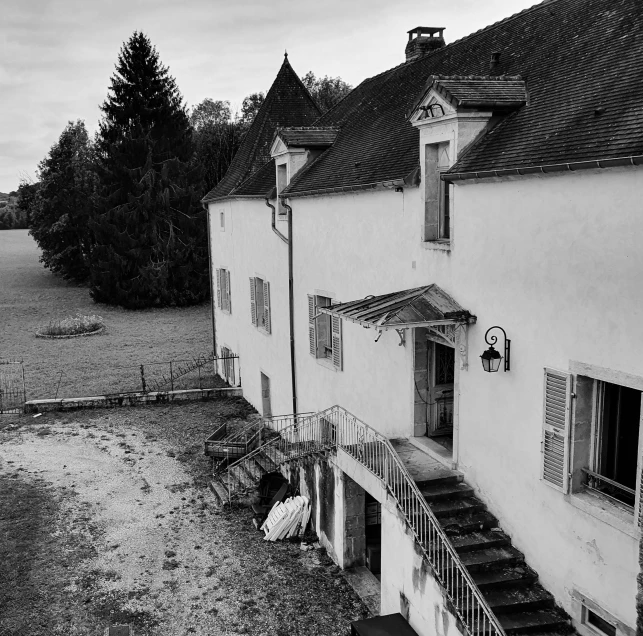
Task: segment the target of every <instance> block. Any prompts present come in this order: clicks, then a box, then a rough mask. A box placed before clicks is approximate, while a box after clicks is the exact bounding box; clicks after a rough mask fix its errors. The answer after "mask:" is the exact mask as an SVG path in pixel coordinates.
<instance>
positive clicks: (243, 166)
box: [203, 57, 320, 202]
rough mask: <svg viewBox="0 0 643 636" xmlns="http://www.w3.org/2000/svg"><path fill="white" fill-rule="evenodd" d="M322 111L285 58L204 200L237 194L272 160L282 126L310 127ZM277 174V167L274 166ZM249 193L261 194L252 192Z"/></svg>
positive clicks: (246, 189)
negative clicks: (218, 179)
mask: <svg viewBox="0 0 643 636" xmlns="http://www.w3.org/2000/svg"><path fill="white" fill-rule="evenodd" d="M319 114H320V111H319V109H318V108H317V105H316V104H315V102H314V101H313V98H312V97H311V96H310V93H309V92H308V90H307V89H306V87H305V86H304V85H303V84H302V82H301V80H300V79H299V77H297V74H296V73H295V71H294V70H293V68H292V66H290V63H289V62H288V58H287V57H285V58H284V62H283V64H282V65H281V68H280V69H279V73H278V74H277V77H276V78H275V81H274V82H273V84H272V86H271V87H270V90H269V91H268V94H267V95H266V99H265V100H264V103H263V104H262V106H261V108H260V109H259V112H258V113H257V115H256V117H255V119H254V121H253V123H252V125H251V126H250V129H249V130H248V132H247V133H246V134H245V136H244V138H243V141H242V142H241V146H240V147H239V150H238V151H237V154H236V155H235V156H234V159H233V160H232V163H231V164H230V168H229V169H228V171H227V172H226V174H225V176H224V177H223V179H222V180H221V181H220V182H219V183H218V184H217V185H216V186H215V187H214V188H213V189H212V190H211V191H210V192H208V194H207V195H206V196H205V197H204V198H203V201H204V202H207V201H212V200H214V199H219V198H222V197H227V196H235V195H238V193H236V192H235V189H236V188H237V187H238V186H239V185H241V184H242V183H244V182H247V181H248V180H249V178H250V177H251V176H252V175H254V174H255V173H256V172H257V171H258V170H259V169H260V168H262V167H263V166H265V164H266V163H268V162H269V161H270V145H271V143H272V140H273V138H274V135H275V130H276V129H277V128H278V127H280V126H307V125H309V124H312V123H313V121H315V119H317V118H318V117H319ZM273 176H274V169H273ZM245 192H246V194H261V193H260V192H254V193H250V192H248V186H245Z"/></svg>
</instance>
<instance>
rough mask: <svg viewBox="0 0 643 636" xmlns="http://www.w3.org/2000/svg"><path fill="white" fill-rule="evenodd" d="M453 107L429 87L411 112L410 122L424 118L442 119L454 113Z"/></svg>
mask: <svg viewBox="0 0 643 636" xmlns="http://www.w3.org/2000/svg"><path fill="white" fill-rule="evenodd" d="M455 113H456V111H455V108H453V106H452V105H451V104H449V102H448V101H447V100H446V99H444V97H442V96H441V95H440V94H439V93H437V92H436V91H435V90H433V89H430V90H429V91H428V92H427V93H426V94H425V96H424V99H422V101H421V102H420V103H418V105H417V106H416V107H415V108H414V109H413V111H412V112H411V117H410V118H409V119H410V122H411V123H412V124H416V123H420V122H425V120H443V119H447V118H450V117H453V116H454V115H455Z"/></svg>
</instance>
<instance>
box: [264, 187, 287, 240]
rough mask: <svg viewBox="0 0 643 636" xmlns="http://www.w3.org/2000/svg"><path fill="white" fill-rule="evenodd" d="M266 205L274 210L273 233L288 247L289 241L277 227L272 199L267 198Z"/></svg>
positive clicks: (273, 211)
mask: <svg viewBox="0 0 643 636" xmlns="http://www.w3.org/2000/svg"><path fill="white" fill-rule="evenodd" d="M266 205H267V206H268V207H269V208H270V209H271V210H272V231H273V232H274V233H275V234H276V235H277V236H278V237H279V238H280V239H281V240H282V241H283V242H284V243H285V244H286V245H288V239H287V238H286V237H285V236H284V235H283V234H282V233H281V232H280V231H279V230H278V229H277V226H276V225H275V206H274V205H272V203H270V199H268V198H266Z"/></svg>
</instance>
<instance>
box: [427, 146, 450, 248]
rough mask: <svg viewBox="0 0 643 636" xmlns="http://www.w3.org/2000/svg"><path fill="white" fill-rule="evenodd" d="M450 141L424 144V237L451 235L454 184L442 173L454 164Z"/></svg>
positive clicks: (445, 238)
mask: <svg viewBox="0 0 643 636" xmlns="http://www.w3.org/2000/svg"><path fill="white" fill-rule="evenodd" d="M449 157H450V144H449V142H443V143H438V144H427V145H426V146H425V147H424V237H423V238H424V240H425V241H445V242H447V241H449V240H450V238H451V188H452V187H453V186H451V184H449V183H448V182H447V181H443V180H442V179H441V178H440V176H441V174H442V173H443V172H446V171H447V170H448V169H449V168H450V167H451V161H450V158H449Z"/></svg>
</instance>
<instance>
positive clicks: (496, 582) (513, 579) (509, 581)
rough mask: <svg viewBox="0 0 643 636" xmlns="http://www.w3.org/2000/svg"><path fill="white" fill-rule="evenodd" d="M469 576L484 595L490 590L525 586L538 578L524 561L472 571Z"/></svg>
mask: <svg viewBox="0 0 643 636" xmlns="http://www.w3.org/2000/svg"><path fill="white" fill-rule="evenodd" d="M471 577H472V578H473V580H474V582H475V584H476V585H477V586H478V588H479V589H480V591H481V592H482V593H483V594H485V595H486V594H487V593H488V592H489V591H490V590H497V589H506V588H509V587H511V588H516V587H527V586H529V585H532V584H533V583H535V582H536V581H537V580H538V574H536V572H535V571H534V570H532V569H531V568H530V567H529V566H528V565H526V564H525V563H520V564H519V565H505V566H503V567H501V568H497V569H494V570H481V571H478V572H472V573H471Z"/></svg>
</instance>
